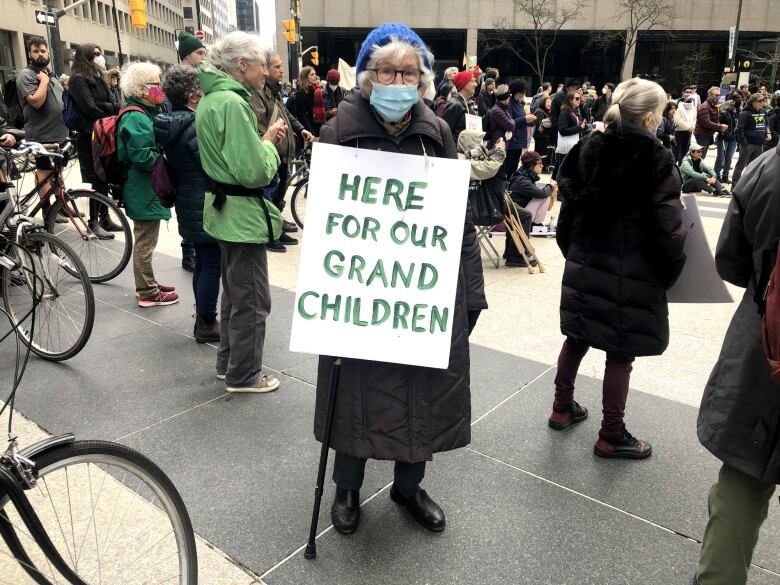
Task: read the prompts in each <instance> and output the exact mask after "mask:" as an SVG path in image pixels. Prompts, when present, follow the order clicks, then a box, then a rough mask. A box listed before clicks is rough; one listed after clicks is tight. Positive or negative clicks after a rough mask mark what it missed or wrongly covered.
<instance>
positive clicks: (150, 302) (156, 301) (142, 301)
mask: <svg viewBox="0 0 780 585" xmlns="http://www.w3.org/2000/svg"><path fill="white" fill-rule="evenodd" d="M178 302H179V295H177V294H176V293H175V292H163V291H162V289H160V292H158V293H157V294H156V295H154V296H151V297H140V298H139V299H138V306H139V307H159V306H161V305H173V304H176V303H178Z"/></svg>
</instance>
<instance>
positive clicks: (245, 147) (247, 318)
mask: <svg viewBox="0 0 780 585" xmlns="http://www.w3.org/2000/svg"><path fill="white" fill-rule="evenodd" d="M266 75H267V69H266V66H265V48H264V47H263V46H262V44H261V43H260V41H259V39H258V38H257V37H255V36H252V35H249V34H247V33H244V32H234V33H231V34H229V35H227V36H226V37H224V38H223V39H221V40H220V41H219V42H217V43H216V44H215V45H214V46H213V47H212V48H211V55H210V62H207V61H201V62H200V63H199V65H198V76H199V78H200V85H201V88H202V89H203V92H204V94H205V95H204V97H203V99H202V100H201V101H200V104H199V105H198V110H197V112H196V114H195V125H196V129H197V134H198V148H199V150H200V158H201V163H202V165H203V170H204V171H205V172H206V174H207V175H208V176H209V178H210V179H211V181H212V184H211V185H210V186H209V188H208V190H207V192H206V199H205V202H204V210H203V228H204V230H205V231H206V232H207V233H208V234H209V235H211V236H213V237H214V238H215V239H216V240H217V241H218V243H219V246H220V250H221V252H222V290H223V292H222V307H221V328H222V330H221V334H220V345H219V351H218V353H217V377H218V378H220V379H222V378H224V379H225V384H226V389H227V391H228V392H271V391H273V390H276V389H277V388H278V387H279V380H277V379H276V378H273V377H271V376H264V375H263V374H262V371H261V370H262V364H263V343H264V340H265V321H266V319H267V317H268V314H269V312H270V310H271V292H270V288H269V285H268V261H267V258H266V245H267V244H268V243H269V242H272V241H273V240H275V239H278V238H279V236H280V235H281V233H282V216H281V213H280V212H279V209H278V208H277V207H276V206H275V205H274V204H273V203H272V202H270V201H267V200H265V199H264V198H263V195H262V190H261V188H262V187H265V186H266V185H268V184H269V183H270V182H271V180H272V179H273V177H274V175H275V174H276V169H277V168H278V167H279V163H280V160H279V154H278V153H277V150H276V146H275V142H278V141H279V140H280V139H282V138H283V137H284V135H285V131H286V126H285V124H284V121H283V120H279V121H278V122H276V123H275V124H273V125H272V126H271V127H270V128H269V129H268V132H266V134H265V135H264V136H263V137H262V138H261V137H260V136H259V135H258V133H257V118H256V117H255V114H254V112H253V111H252V106H251V104H250V91H251V90H255V91H257V90H260V89H262V88H263V85H264V83H265V77H266Z"/></svg>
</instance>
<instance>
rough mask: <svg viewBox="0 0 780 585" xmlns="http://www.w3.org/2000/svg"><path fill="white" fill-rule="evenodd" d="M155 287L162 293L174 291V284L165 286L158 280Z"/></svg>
mask: <svg viewBox="0 0 780 585" xmlns="http://www.w3.org/2000/svg"><path fill="white" fill-rule="evenodd" d="M157 288H159V289H160V292H164V293H172V292H176V287H175V286H165V285H164V284H160V283H159V282H158V283H157Z"/></svg>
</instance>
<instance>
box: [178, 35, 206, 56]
mask: <svg viewBox="0 0 780 585" xmlns="http://www.w3.org/2000/svg"><path fill="white" fill-rule="evenodd" d="M205 48H206V47H205V46H204V45H203V43H201V42H200V41H199V40H198V39H196V38H195V36H194V35H191V34H190V33H188V32H187V31H186V30H182V31H179V58H180V59H184V58H185V57H186V56H187V55H189V54H190V53H192V52H193V51H197V50H198V49H205Z"/></svg>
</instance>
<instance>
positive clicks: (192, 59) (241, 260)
mask: <svg viewBox="0 0 780 585" xmlns="http://www.w3.org/2000/svg"><path fill="white" fill-rule="evenodd" d="M27 49H28V57H29V67H27V68H25V69H23V70H22V71H20V72H19V74H18V75H17V79H16V92H17V96H18V100H19V103H20V104H21V115H22V119H23V125H24V130H23V131H22V130H21V129H20V128H18V127H16V128H14V126H15V124H14V121H13V119H12V116H11V115H9V113H8V112H7V111H6V110H3V111H1V112H0V115H2V120H0V122H2V128H0V143H2V144H3V145H4V146H11V145H13V144H14V143H15V142H16V140H18V139H19V138H21V137H22V136H26V138H27V139H29V140H32V141H36V142H43V143H62V142H63V141H65V140H66V139H68V137H69V135H70V132H69V129H68V128H67V127H66V126H65V124H64V122H63V95H64V92H65V91H66V89H65V87H64V86H63V84H62V83H61V81H60V80H59V79H58V78H57V77H56V76H54V75H53V74H52V73H51V71H50V70H49V68H48V65H49V58H48V47H47V45H46V41H45V40H44V39H42V38H40V37H31V38H30V39H28V42H27ZM178 52H179V56H180V58H181V62H182V64H181V65H179V66H175V67H172V68H170V69H169V70H167V71H166V72H165V73H164V74H163V73H162V72H161V70H160V68H159V67H157V66H156V65H154V64H151V63H132V64H130V65H129V66H128V67H127V68H126V69H124V70H123V71H122V72H121V73H117V74H114V73H112V72H110V71H106V69H105V60H104V58H103V56H102V51H101V49H100V47H99V46H96V45H94V44H90V43H85V44H82V45H81V46H80V47H79V48H78V50H77V52H76V59H75V62H74V65H73V68H72V71H71V75H70V76H69V78H68V80H67V83H68V90H67V91H68V92H69V96H70V99H71V100H72V101H73V103H74V104H75V107H76V111H77V112H78V115H79V118H78V121H77V124H78V126H77V137H76V143H77V144H78V146H79V162H80V167H81V173H82V180H83V181H84V182H87V183H91V184H92V186H93V188H94V189H96V190H98V191H105V190H106V189H107V186H106V185H104V184H102V183H101V182H100V181H99V180H98V178H97V177H96V176H95V169H94V166H93V164H92V161H91V157H89V156H87V154H86V153H89V152H90V151H91V149H90V147H89V128H90V127H91V125H92V124H93V123H94V122H95V121H96V120H98V119H101V118H103V117H105V116H112V115H117V116H118V122H117V152H118V157H119V160H120V161H123V162H124V163H125V164H126V168H127V173H126V176H125V178H124V180H123V181H122V185H121V187H122V189H121V193H122V199H123V203H124V206H125V209H126V213H127V215H128V217H130V219H132V220H133V226H134V229H133V273H134V277H135V289H136V294H137V296H138V305H139V306H140V307H142V308H148V307H155V306H165V305H170V304H173V303H176V302H178V300H179V296H178V292H177V291H176V290H175V288H174V287H172V286H166V285H163V284H161V283H159V282H158V281H157V279H156V276H155V273H154V269H153V253H154V250H155V247H156V245H157V239H158V234H159V230H160V221H161V220H168V219H170V217H171V211H170V209H168V208H166V207H164V206H163V205H162V204H161V202H160V200H159V198H158V197H157V195H156V193H155V191H154V189H153V188H152V186H151V173H152V169H153V167H154V165H155V162H156V161H157V158H158V156H159V155H160V152H163V153H164V154H165V156H166V157H167V160H168V161H169V163H170V167H171V169H172V175H173V181H174V183H175V184H176V186H177V189H176V199H175V210H176V215H177V219H178V227H179V233H180V235H181V237H182V239H183V246H182V247H183V249H184V250H191V252H192V253H191V254H187V255H185V258H187V257H189V258H192V266H191V267H192V269H193V281H192V286H193V295H194V298H195V304H196V320H195V325H194V337H195V338H196V340H197V341H198V342H200V343H206V342H218V343H219V348H218V352H217V357H216V364H215V373H216V377H217V378H218V379H221V380H224V381H225V385H226V389H227V391H229V392H250V393H264V392H271V391H274V390H276V389H277V388H279V386H280V381H279V380H278V379H277V378H275V377H273V376H271V375H268V374H264V373H263V345H264V338H265V330H266V321H267V317H268V315H269V313H270V311H271V294H270V286H269V274H268V262H267V257H266V253H267V252H268V251H284V250H285V249H286V246H290V245H295V244H296V243H297V241H296V239H295V238H294V237H292V236H290V235H289V234H291V233H294V232H295V231H297V227H296V226H295V225H294V224H292V223H290V222H287V221H286V220H284V218H283V216H282V210H283V208H284V205H285V195H286V187H287V177H288V172H289V167H288V165H289V163H290V162H291V161H292V160H293V158H294V157H295V156H296V154H297V153H299V152H300V151H301V149H302V148H304V147H305V145H306V144H307V143H310V142H312V141H314V140H320V141H322V142H323V143H327V144H334V145H343V146H349V147H352V148H363V149H370V150H383V151H386V152H398V153H400V152H402V153H405V154H410V155H425V156H428V157H442V158H457V157H460V158H462V159H464V160H467V161H468V162H469V164H470V167H471V180H472V181H473V182H483V181H489V180H499V181H503V183H501V184H502V185H503V187H502V188H505V189H506V190H507V191H508V192H509V194H510V195H511V201H512V204H513V205H515V207H516V211H517V213H518V215H519V217H520V218H521V223H522V225H523V227H524V229H525V230H526V231H527V232H528V233H530V234H531V235H555V237H556V240H557V243H558V246H559V247H560V249H561V252H562V253H563V256H564V258H565V268H564V273H563V281H562V287H561V323H560V324H561V331H562V333H563V335H564V336H565V341H564V342H563V346H562V348H561V351H560V355H559V358H558V370H557V374H556V377H555V382H554V397H553V401H552V408H551V414H550V416H549V419H548V421H547V422H548V425H549V427H550V428H552V429H555V430H558V431H563V430H565V429H567V428H570V427H571V426H573V425H576V424H578V423H580V422H581V421H583V420H585V419H586V418H587V417H588V409H587V408H586V407H585V406H582V405H580V404H579V403H578V402H577V401H575V400H574V395H575V386H576V377H577V373H578V369H579V366H580V363H581V361H582V359H583V357H584V355H585V354H586V352H587V351H589V349H590V348H595V349H598V350H601V351H604V352H605V353H606V364H605V373H604V382H603V416H602V422H601V429H600V431H599V433H598V437H597V438H596V442H595V445H594V452H595V454H596V455H597V456H599V457H603V458H621V459H645V458H647V457H649V456H650V455H651V454H652V452H653V450H652V446H651V444H650V443H649V441H647V440H645V439H639V438H636V437H634V436H633V434H632V433H630V432H629V431H628V430H627V428H626V424H625V420H624V419H625V408H626V400H627V396H628V389H629V382H630V373H631V370H632V364H633V362H634V361H635V359H636V358H637V357H640V356H652V355H660V354H662V353H663V352H664V351H665V350H666V348H667V346H668V344H669V323H668V309H667V300H666V291H667V290H668V289H669V288H670V287H671V286H672V284H673V283H674V282H675V280H676V279H677V278H678V276H679V275H680V273H681V271H682V270H683V268H684V265H685V261H686V257H685V254H684V243H685V239H686V235H687V228H686V226H684V225H683V219H682V217H683V207H682V203H681V198H680V197H681V192H706V193H711V194H712V195H720V196H724V195H727V194H728V191H727V190H726V188H725V187H724V185H726V184H729V183H731V184H732V186H733V187H735V188H736V189H737V190H736V191H735V194H734V196H735V201H733V202H732V204H731V207H730V208H729V212H728V216H727V218H726V222H725V224H724V228H723V232H722V235H721V239H720V241H719V243H718V250H717V258H716V260H717V266H718V269H719V271H720V274H721V275H722V276H723V278H724V279H726V280H728V281H730V282H732V283H734V284H736V285H738V286H742V287H746V288H747V291H746V293H745V297H744V299H743V301H742V304H741V305H740V308H739V310H738V311H737V314H736V315H735V317H734V321H733V323H732V326H731V328H730V329H729V332H728V333H727V336H726V340H725V342H724V346H723V350H722V354H721V357H720V359H719V361H718V363H717V365H716V366H715V370H714V371H713V375H712V378H711V379H710V382H709V383H708V385H707V388H706V390H705V396H704V399H703V402H702V408H701V411H700V417H699V438H700V440H701V441H702V443H703V444H704V445H705V446H706V447H707V448H708V449H710V450H711V451H712V452H713V453H714V454H715V455H716V456H717V457H719V458H720V459H721V460H722V461H723V468H722V471H721V475H720V478H719V480H718V483H717V484H716V485H715V486H714V487H713V489H712V491H711V493H710V520H709V524H708V527H707V532H706V534H705V538H704V544H703V548H702V555H701V561H700V565H699V570H698V575H697V577H695V578H694V581H695V582H696V583H700V584H701V585H715V584H726V583H728V584H729V585H735V584H737V585H738V584H743V583H745V582H746V575H747V569H748V568H749V565H750V558H751V555H752V550H753V548H754V547H755V543H756V540H757V535H758V529H759V527H760V526H761V523H762V522H763V520H764V519H765V518H766V510H767V506H768V501H769V498H770V497H771V494H772V493H773V492H774V487H775V484H776V483H778V482H780V439H779V438H778V437H780V432H778V431H780V429H779V428H778V427H780V419H778V418H777V412H779V411H780V398H778V397H779V396H780V393H778V392H777V390H778V389H777V386H776V385H775V383H774V382H772V381H771V379H770V376H769V366H768V364H767V361H766V359H765V358H764V353H763V349H762V346H761V333H760V315H759V309H760V305H759V306H757V303H756V300H755V299H756V297H757V296H760V295H756V291H760V290H763V289H762V287H765V286H766V282H767V281H768V278H769V274H768V272H767V266H768V265H769V264H768V263H767V262H766V253H767V252H772V250H773V249H776V247H777V241H778V239H780V219H778V218H779V217H780V214H778V212H777V210H775V209H774V208H775V207H776V206H778V205H780V199H779V198H780V193H779V192H778V185H780V159H778V157H777V156H776V154H775V150H773V149H776V148H780V147H778V146H777V142H778V137H779V136H780V128H778V127H777V125H778V123H779V122H778V118H779V117H780V116H778V114H780V104H778V100H779V99H780V96H779V95H778V94H775V95H774V96H773V97H772V103H771V110H769V111H767V110H766V109H765V107H766V105H767V102H768V99H769V96H768V95H767V92H766V87H765V86H762V87H760V88H759V90H758V91H757V92H755V93H751V92H750V89H749V88H747V87H741V88H739V89H735V90H734V91H731V92H729V93H728V95H726V99H725V102H724V103H722V104H720V103H719V102H720V90H719V89H718V88H711V89H710V90H709V91H708V92H707V96H706V98H705V99H704V100H703V101H700V96H699V95H698V93H697V91H696V88H694V87H689V88H686V89H685V91H684V92H683V94H682V96H681V97H680V98H679V99H678V100H671V99H670V97H671V96H669V95H668V94H667V92H666V91H665V90H664V89H663V88H662V87H661V86H660V85H658V84H656V83H653V82H650V81H647V80H641V79H631V80H628V81H625V82H623V83H620V84H619V85H617V86H615V85H613V84H612V83H606V84H604V86H603V87H602V88H601V91H600V93H599V92H597V91H596V89H595V88H593V87H591V86H590V85H589V84H588V83H580V81H579V80H576V79H569V80H566V81H565V82H564V83H562V84H561V85H560V86H559V87H558V88H557V91H555V92H554V93H553V86H552V84H551V83H549V82H544V83H542V84H541V86H540V87H539V89H538V91H536V92H535V93H534V94H533V95H532V96H529V93H530V92H528V88H527V83H526V82H525V81H524V80H523V79H509V80H503V79H502V78H501V76H500V73H499V71H498V70H496V69H493V68H491V69H487V70H486V71H485V72H484V73H483V72H482V71H481V70H480V69H479V68H478V67H473V68H470V69H467V70H465V71H460V70H458V69H457V68H450V69H447V70H446V71H445V72H444V76H443V78H442V79H441V80H440V81H439V82H438V83H436V82H435V79H434V77H435V76H434V66H433V63H434V57H433V55H432V54H431V52H430V50H429V49H428V48H427V47H426V45H425V43H424V42H423V40H422V39H421V38H420V37H419V36H418V35H417V33H415V32H414V31H412V30H411V29H409V28H408V27H406V26H405V25H402V24H386V25H382V26H380V27H378V28H376V29H375V30H373V31H371V32H370V34H369V35H368V36H367V38H366V39H365V41H364V42H363V44H362V46H361V48H360V52H359V54H358V56H357V62H356V74H357V87H355V88H354V89H352V90H351V91H345V90H344V89H343V88H342V87H340V86H339V81H340V78H339V74H338V72H337V71H336V70H331V71H329V72H328V74H327V76H326V79H325V80H324V81H321V80H320V79H319V77H318V75H317V72H316V70H315V69H314V68H312V67H304V68H302V70H301V72H300V76H299V78H298V80H297V83H296V87H295V90H294V91H293V88H292V86H291V85H289V84H287V83H285V82H284V67H283V61H282V59H281V57H280V56H279V55H277V54H275V53H274V52H273V51H271V50H268V49H266V48H265V47H264V46H263V45H262V43H261V42H260V40H259V38H258V37H256V36H253V35H249V34H247V33H243V32H234V33H231V34H229V35H227V36H226V37H224V38H223V39H221V40H219V41H218V42H216V43H215V44H214V45H213V46H212V47H210V48H209V49H207V48H206V47H205V46H203V45H202V43H200V41H198V40H197V39H196V38H195V37H193V36H192V35H188V33H186V32H182V33H180V36H179V45H178ZM117 82H118V85H117ZM432 84H435V87H436V92H435V97H434V99H433V100H427V99H425V98H424V97H423V96H424V95H425V93H426V91H427V90H428V88H429V87H431V85H432ZM699 102H700V103H699ZM336 118H337V119H338V123H337V121H336ZM711 147H714V148H716V149H717V158H716V162H715V165H714V167H713V166H710V165H709V164H708V163H707V162H706V161H705V156H706V153H707V151H708V149H710V148H711ZM737 148H738V149H739V158H738V161H737V163H736V166H735V168H734V173H733V176H732V178H731V180H729V172H730V170H731V160H732V157H733V155H734V154H735V151H736V149H737ZM764 151H766V153H765V154H763V156H762V152H764ZM777 152H778V154H780V150H778V151H777ZM757 158H758V160H756V159H757ZM47 165H50V163H49V162H48V159H39V160H38V161H37V170H36V173H38V175H39V178H40V179H41V180H45V178H46V176H47V173H49V172H50V171H51V167H50V166H47ZM545 171H551V172H552V176H553V180H551V181H549V182H547V183H543V182H542V181H541V175H542V174H544V173H545ZM737 184H739V186H738V187H737ZM556 200H561V201H562V205H561V208H560V212H559V221H558V224H557V229H556V230H555V231H554V232H553V231H552V230H551V229H550V228H549V227H548V225H546V224H545V221H546V216H547V213H548V212H549V210H550V209H551V207H552V205H553V204H554V203H555V201H556ZM89 221H90V227H91V228H92V229H93V230H94V232H95V235H96V236H97V237H99V238H103V239H110V238H113V237H114V234H113V232H114V230H116V229H117V227H116V226H114V225H113V224H112V222H111V221H110V219H107V215H106V214H105V213H104V210H102V209H100V207H99V206H95V207H94V208H90V209H89ZM526 257H527V258H528V260H529V261H530V262H534V261H535V259H534V258H533V255H532V254H526ZM506 261H507V265H509V266H519V265H523V263H524V260H523V258H522V255H521V254H520V253H519V251H518V250H517V249H516V248H515V247H514V243H513V242H512V241H511V238H507V250H506ZM772 264H773V263H772ZM457 283H458V284H457V290H456V291H455V295H456V302H455V310H454V315H453V335H452V340H451V353H450V362H449V366H448V367H447V368H446V369H441V370H434V369H430V368H421V367H418V366H408V365H404V364H397V363H386V362H379V361H370V360H358V359H344V360H343V364H342V366H341V375H340V380H339V392H338V397H337V400H336V403H335V414H334V417H333V433H332V434H331V436H330V446H331V447H332V448H333V449H334V450H335V452H336V457H335V464H334V470H333V481H334V482H335V484H336V493H335V497H334V501H333V504H332V507H331V518H332V521H333V525H334V527H335V529H336V530H337V531H338V532H340V533H343V534H350V533H353V532H355V531H356V530H357V529H358V527H359V523H360V495H359V490H360V488H361V485H362V482H363V475H364V469H365V465H366V461H367V460H368V459H383V460H390V461H393V462H394V466H395V468H394V469H395V471H394V483H393V486H392V489H391V490H390V497H391V498H392V499H393V500H394V501H395V502H396V503H398V504H399V505H400V506H402V507H403V508H405V509H406V510H408V511H409V512H410V513H411V514H412V516H413V517H414V518H415V519H416V520H417V521H418V522H419V523H420V524H421V525H422V526H424V527H425V528H428V529H430V530H433V531H440V530H443V529H444V528H445V526H446V520H445V515H444V511H443V510H442V508H441V506H439V505H438V504H437V503H436V502H435V501H434V500H433V499H432V498H431V496H429V495H428V494H427V492H426V491H425V490H424V489H422V487H421V483H422V481H423V479H424V475H425V470H426V462H427V461H430V460H431V459H432V457H433V455H434V454H435V453H438V452H441V451H447V450H452V449H457V448H461V447H464V446H465V445H467V444H469V442H470V439H471V426H470V423H471V417H470V412H471V408H470V388H469V368H470V365H469V364H470V360H469V342H468V339H469V335H470V333H471V331H472V330H473V328H474V327H475V326H476V324H477V321H478V318H479V315H480V313H481V311H483V310H486V309H487V308H488V305H487V299H486V295H485V290H484V278H483V274H482V261H481V258H480V249H479V246H478V243H477V235H476V230H475V226H474V225H473V222H472V220H471V217H470V216H469V215H468V213H467V215H466V217H465V220H464V231H463V239H462V242H461V249H460V277H459V278H458V280H457ZM220 288H221V289H222V291H221V292H222V295H221V306H220V307H219V309H218V308H217V303H218V299H219V297H220ZM331 362H332V358H330V357H328V356H321V358H320V364H319V375H318V382H317V391H316V409H315V421H314V432H315V436H316V437H317V439H318V440H320V441H322V440H323V439H324V436H325V428H326V426H327V425H328V424H329V422H328V420H326V418H327V417H326V412H327V403H328V391H329V380H330V367H331ZM409 392H411V394H409ZM773 413H774V414H773ZM772 417H774V418H772ZM759 431H761V432H759ZM734 526H738V527H739V529H733V527H734Z"/></svg>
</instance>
